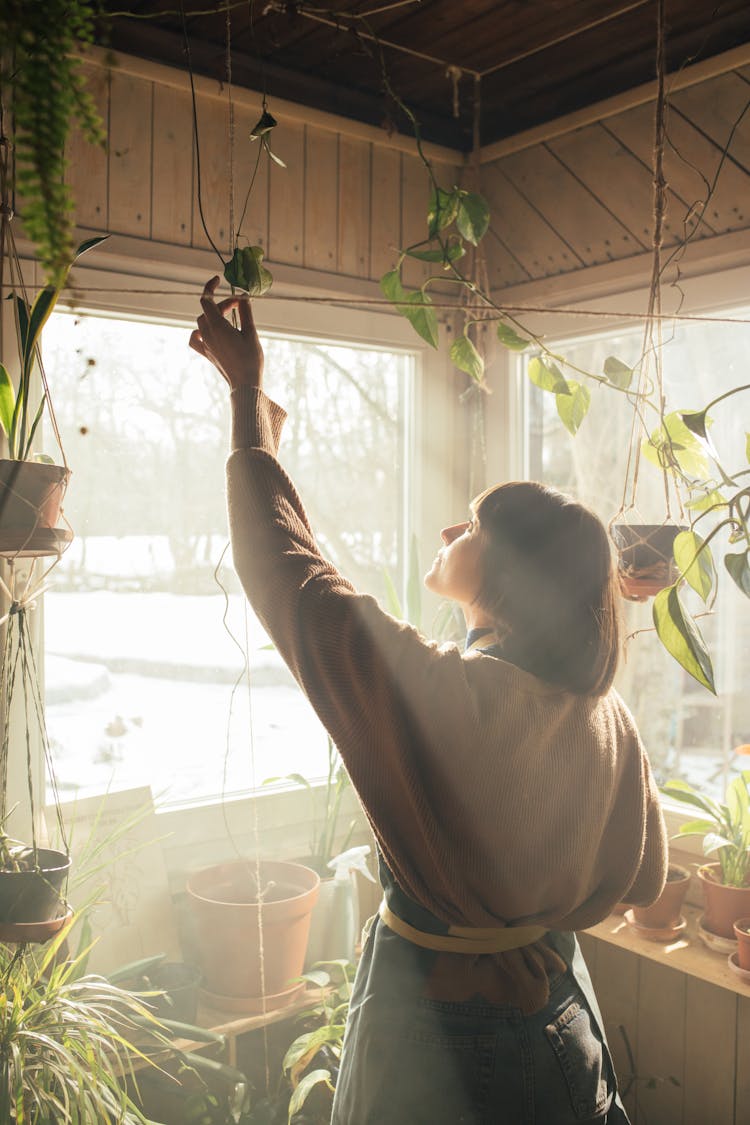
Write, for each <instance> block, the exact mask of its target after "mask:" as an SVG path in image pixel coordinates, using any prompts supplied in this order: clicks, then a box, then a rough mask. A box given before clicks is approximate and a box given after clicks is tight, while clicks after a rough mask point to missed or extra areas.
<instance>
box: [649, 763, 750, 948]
mask: <svg viewBox="0 0 750 1125" xmlns="http://www.w3.org/2000/svg"><path fill="white" fill-rule="evenodd" d="M661 791H662V793H663V794H664V795H665V796H666V797H669V798H671V799H672V800H675V801H679V802H680V803H681V804H683V805H687V806H689V807H690V808H692V809H694V810H697V811H698V812H699V813H700V816H698V817H696V818H695V819H693V820H689V821H687V822H686V823H685V824H682V825H681V826H680V829H679V832H678V834H677V835H678V837H679V838H683V837H687V836H702V837H703V853H704V855H706V856H709V855H713V854H714V853H715V854H716V855H717V857H718V859H717V861H715V862H712V863H706V864H703V865H702V866H701V867H699V868H698V878H699V880H700V882H701V886H702V888H703V896H704V900H705V906H706V909H705V913H704V915H703V917H702V919H701V928H702V929H703V930H704V931H707V933H708V935H709V943H710V936H711V935H714V936H716V937H718V938H720V939H725V941H726V940H728V941H733V940H734V921H735V919H736V918H742V917H746V916H749V915H750V770H743V771H742V772H741V773H740V774H739V775H738V776H737V777H735V778H733V779H732V781H730V782H729V784H728V786H727V790H726V795H725V800H724V802H719V801H715V800H714V799H713V798H712V797H709V796H707V795H706V794H704V793H701V792H699V791H698V790H697V789H695V788H694V787H693V786H692V785H690V784H689V783H688V782H686V781H679V780H672V781H668V782H667V783H666V784H665V785H663V786H662V787H661Z"/></svg>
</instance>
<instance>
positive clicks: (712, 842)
mask: <svg viewBox="0 0 750 1125" xmlns="http://www.w3.org/2000/svg"><path fill="white" fill-rule="evenodd" d="M734 846H735V845H734V842H733V841H732V840H728V839H727V838H726V836H720V835H719V833H718V832H708V833H707V834H706V836H705V837H704V839H703V854H704V855H710V854H711V852H715V851H718V849H719V848H733V847H734Z"/></svg>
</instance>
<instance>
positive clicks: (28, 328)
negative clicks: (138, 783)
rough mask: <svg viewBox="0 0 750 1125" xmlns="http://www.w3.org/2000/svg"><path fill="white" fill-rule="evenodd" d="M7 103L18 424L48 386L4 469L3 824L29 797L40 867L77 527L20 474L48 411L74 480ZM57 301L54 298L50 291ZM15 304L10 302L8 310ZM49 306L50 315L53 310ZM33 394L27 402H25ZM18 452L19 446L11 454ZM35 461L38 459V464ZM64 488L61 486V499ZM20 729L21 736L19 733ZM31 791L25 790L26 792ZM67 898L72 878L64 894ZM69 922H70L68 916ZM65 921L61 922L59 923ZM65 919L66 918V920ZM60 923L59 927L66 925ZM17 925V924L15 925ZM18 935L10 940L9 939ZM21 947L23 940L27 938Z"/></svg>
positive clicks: (3, 178) (6, 231)
mask: <svg viewBox="0 0 750 1125" xmlns="http://www.w3.org/2000/svg"><path fill="white" fill-rule="evenodd" d="M5 121H6V116H5V108H4V106H2V105H0V293H2V294H3V296H4V295H5V293H6V291H8V292H9V294H10V296H11V298H12V302H11V304H12V310H13V321H14V323H13V329H14V331H15V335H16V342H17V352H18V357H19V365H20V372H19V379H18V382H19V385H18V388H17V389H16V390H15V391H14V392H11V393H12V394H13V395H14V399H15V404H14V405H15V411H14V414H13V423H14V424H15V423H16V421H17V419H18V418H23V419H24V420H27V416H28V410H29V408H30V403H29V401H28V399H29V395H30V392H31V389H32V386H33V381H32V375H33V374H34V373H35V372H38V375H39V380H40V383H41V391H42V393H41V404H40V406H39V407H38V409H37V412H36V414H35V415H34V417H33V420H32V421H31V423H30V424H29V425H28V427H27V428H26V429H24V427H23V425H22V424H20V431H21V432H20V434H19V433H17V434H16V438H17V441H16V448H15V453H16V455H17V458H18V459H17V460H16V459H8V460H7V461H5V467H6V469H7V470H8V471H7V473H6V474H4V480H3V487H2V492H0V515H2V512H3V510H4V509H6V507H7V509H9V510H10V509H11V506H12V505H16V506H17V507H18V508H20V511H21V516H22V518H23V526H22V527H21V528H20V530H19V531H13V530H11V531H10V532H9V533H7V534H5V533H3V534H0V558H1V559H2V564H1V565H0V598H1V599H2V602H3V609H2V616H0V630H2V643H1V644H0V649H1V651H2V656H1V661H2V663H1V665H0V714H1V716H2V718H1V722H2V732H1V735H0V829H1V830H2V832H3V833H7V823H6V822H7V821H8V820H9V819H10V817H11V814H12V813H13V811H14V809H15V808H17V807H18V806H20V805H22V803H23V802H27V805H26V807H22V808H20V809H19V813H20V814H26V815H25V820H26V822H27V825H28V832H29V835H30V844H31V848H32V852H33V859H34V863H35V864H36V870H37V871H39V870H40V869H39V864H38V858H39V857H38V849H39V846H40V841H39V835H38V833H39V827H40V822H39V819H38V818H39V816H40V812H41V809H40V803H41V804H43V803H44V795H43V794H41V795H40V794H37V792H36V788H37V785H42V786H44V784H45V778H46V780H47V781H48V783H49V787H50V790H51V793H52V797H53V801H54V814H55V821H56V826H57V833H58V836H59V847H60V849H61V850H62V851H64V853H65V855H66V856H67V855H69V842H68V837H67V833H66V829H65V823H64V819H63V815H62V808H61V804H60V794H59V789H58V783H57V777H56V773H55V766H54V761H53V756H52V753H51V749H50V742H49V735H48V731H47V724H46V718H45V708H44V700H43V693H42V682H41V675H40V667H39V663H38V661H37V657H36V655H35V645H36V636H35V630H34V629H33V628H32V626H31V624H30V620H29V615H30V614H31V613H33V611H34V610H35V609H36V607H37V603H38V599H39V597H40V596H41V594H43V593H44V591H45V590H46V589H47V586H48V582H47V580H48V577H49V575H50V573H51V572H52V571H53V570H54V568H55V567H56V566H57V565H58V563H59V562H60V559H61V557H62V555H63V553H64V551H65V550H66V549H67V547H68V546H69V545H70V542H71V541H72V538H73V531H72V528H71V527H70V524H69V523H68V521H67V520H66V519H65V516H64V513H61V514H60V518H62V521H63V523H64V527H63V528H50V527H48V526H47V524H46V522H45V521H44V520H43V519H42V517H41V505H40V508H39V509H38V508H37V507H35V505H34V504H33V503H32V502H31V501H30V500H29V499H28V498H27V496H26V495H25V494H22V493H21V491H20V483H19V479H18V478H19V475H20V474H21V472H22V471H23V470H24V467H25V466H26V464H27V459H30V458H31V456H32V442H33V439H34V435H35V432H36V429H37V426H38V423H39V421H40V419H41V416H42V411H43V410H46V412H47V417H48V418H49V421H50V425H51V429H52V433H53V435H54V438H55V441H56V444H57V447H58V450H59V453H60V459H61V462H62V464H61V470H62V475H63V478H64V480H67V476H68V474H69V467H68V462H67V458H66V455H65V449H64V446H63V442H62V438H61V435H60V430H59V428H58V424H57V419H56V417H55V411H54V407H53V404H52V399H51V396H50V392H49V385H48V381H47V376H46V372H45V369H44V363H43V361H42V354H41V348H40V344H39V339H40V337H39V336H38V335H37V334H36V328H37V327H38V329H39V332H41V327H42V325H43V324H44V322H45V321H46V318H47V316H48V315H49V312H50V311H51V309H52V307H53V306H54V297H56V293H55V294H54V296H52V295H51V293H50V290H48V289H47V290H42V292H41V294H40V295H39V297H38V298H37V301H36V302H32V301H31V299H30V297H29V293H28V290H27V287H26V282H25V279H24V276H23V270H22V265H21V261H20V257H19V254H18V249H17V246H16V241H15V235H14V229H13V218H14V195H15V191H14V172H15V168H14V161H13V151H12V142H11V139H10V137H9V136H8V135H6V131H5ZM45 295H49V296H50V299H49V301H47V302H46V304H45V301H46V296H45ZM6 308H7V303H6V302H5V301H3V310H4V311H5V309H6ZM45 309H46V312H45ZM7 328H8V326H7V324H6V323H4V319H3V320H0V354H2V355H4V356H7V352H6V349H5V344H6V335H7ZM24 399H26V402H24V401H23V400H24ZM22 406H25V407H26V416H24V415H23V414H22V412H21V407H22ZM11 452H13V451H11ZM33 464H34V463H33V462H31V465H33ZM63 490H64V485H63V487H62V489H61V490H60V496H61V495H62V491H63ZM14 722H15V723H19V724H20V723H22V724H23V730H24V735H23V750H21V749H20V747H21V739H20V738H18V737H16V733H17V732H16V731H15V730H14V731H11V727H12V724H13V723H14ZM12 734H13V738H11V735H12ZM39 748H40V749H41V751H42V757H43V763H44V769H43V771H42V772H41V778H40V779H38V778H37V776H36V774H37V770H36V769H35V763H36V760H37V753H38V749H39ZM13 755H18V758H19V759H20V758H21V757H22V762H21V761H19V763H18V769H17V770H16V771H12V770H11V769H10V762H11V757H12V756H13ZM15 774H18V777H19V778H20V777H21V776H23V778H24V780H22V781H20V782H17V783H16V786H17V789H18V792H17V794H14V795H17V797H18V800H17V801H16V803H15V805H13V806H12V807H11V806H10V804H9V785H10V784H11V776H15ZM22 791H25V794H22ZM66 895H67V877H66V881H65V889H64V891H63V897H64V898H65V896H66ZM63 920H64V919H63ZM56 921H57V920H53V922H54V923H56ZM61 924H62V922H60V925H61ZM58 928H59V927H58ZM11 929H12V927H11ZM6 940H10V938H8V939H6ZM19 941H20V942H21V944H23V941H22V940H21V939H20V938H19Z"/></svg>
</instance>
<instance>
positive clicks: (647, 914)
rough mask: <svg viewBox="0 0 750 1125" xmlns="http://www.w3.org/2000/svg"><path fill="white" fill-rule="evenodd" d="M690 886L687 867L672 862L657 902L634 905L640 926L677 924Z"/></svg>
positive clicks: (635, 916)
mask: <svg viewBox="0 0 750 1125" xmlns="http://www.w3.org/2000/svg"><path fill="white" fill-rule="evenodd" d="M689 886H690V872H689V871H688V869H687V868H686V867H680V866H679V865H678V864H676V863H670V865H669V872H668V874H667V882H666V883H665V884H664V890H663V891H662V892H661V894H660V895H659V897H658V898H657V900H656V902H653V903H652V904H651V905H650V906H634V907H633V917H634V919H635V921H636V922H637V923H638V925H639V926H645V927H647V928H648V929H653V930H658V929H663V930H666V929H670V928H672V927H674V926H676V925H677V923H678V922H679V920H680V916H681V912H682V904H683V902H684V901H685V895H686V894H687V892H688V887H689Z"/></svg>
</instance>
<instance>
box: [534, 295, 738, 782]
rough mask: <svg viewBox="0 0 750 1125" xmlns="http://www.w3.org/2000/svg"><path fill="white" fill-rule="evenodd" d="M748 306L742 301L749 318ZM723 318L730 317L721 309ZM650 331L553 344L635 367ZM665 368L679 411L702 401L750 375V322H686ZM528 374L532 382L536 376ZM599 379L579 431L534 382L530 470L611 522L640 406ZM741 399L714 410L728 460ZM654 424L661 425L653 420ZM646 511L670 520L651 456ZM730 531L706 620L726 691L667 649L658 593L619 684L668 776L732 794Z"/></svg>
mask: <svg viewBox="0 0 750 1125" xmlns="http://www.w3.org/2000/svg"><path fill="white" fill-rule="evenodd" d="M749 313H750V310H736V309H735V310H733V311H732V313H731V314H728V315H731V316H732V317H734V318H743V317H744V318H747V317H748V315H749ZM714 315H720V314H714ZM642 341H643V334H642V329H641V328H638V327H633V328H632V329H629V330H627V331H619V332H616V333H614V332H610V333H608V334H603V335H599V336H596V337H592V336H589V337H587V338H585V339H578V340H575V339H573V340H565V341H564V342H558V343H556V344H550V345H549V346H550V347H551V349H552V350H553V351H554V350H556V349H557V350H558V351H560V352H561V354H563V355H565V357H566V358H567V359H569V360H570V361H571V362H572V363H573V364H575V365H577V366H578V367H580V368H582V369H583V370H585V371H592V372H601V371H602V368H603V364H604V360H605V359H606V358H607V356H610V355H614V356H616V357H617V358H618V359H621V360H623V361H624V362H625V363H627V364H634V363H636V362H637V361H638V359H639V357H640V354H641V350H642ZM663 363H664V377H665V383H666V388H667V395H668V399H669V401H670V402H672V403H674V404H675V405H676V406H678V407H679V408H680V409H684V410H693V409H695V410H698V409H700V408H702V407H703V406H705V404H706V403H708V402H709V401H710V400H712V399H713V398H715V397H717V396H718V395H720V394H721V393H722V392H723V391H725V390H729V389H730V388H731V387H734V386H738V385H739V384H742V383H746V382H747V371H748V368H750V332H748V328H747V325H743V324H726V323H723V324H722V323H715V324H710V323H705V322H704V323H699V322H682V323H679V324H678V325H677V326H676V328H675V329H674V331H673V333H670V336H669V338H668V339H667V340H666V342H665V346H664V351H663ZM527 382H528V381H527ZM590 387H591V408H590V411H589V414H588V416H587V417H586V419H585V421H584V422H583V424H582V426H581V428H580V430H579V432H578V434H577V436H576V437H574V438H573V437H571V436H570V435H569V434H568V432H567V431H566V430H565V429H564V428H563V426H562V424H561V423H560V419H559V418H558V416H557V411H556V406H555V399H554V396H552V395H549V394H545V393H544V392H542V391H540V390H539V389H538V388H537V387H535V386H532V385H531V384H529V385H528V392H527V393H528V412H527V415H528V426H527V438H528V458H529V466H528V467H529V475H530V476H531V477H534V478H536V479H539V480H544V481H546V482H547V483H548V484H552V485H555V486H557V487H559V488H561V489H563V490H564V491H567V492H570V493H572V494H573V495H575V496H577V497H578V498H579V499H580V500H582V501H584V502H585V503H586V504H588V505H589V506H590V507H591V508H593V509H594V511H596V512H597V513H598V515H599V516H600V517H601V518H602V519H603V520H604V522H605V524H606V523H609V521H610V520H611V519H612V517H613V516H614V515H615V514H616V513H617V512H618V511H619V509H620V506H621V503H622V496H623V480H624V475H625V460H626V456H627V449H628V440H629V434H630V425H631V419H632V414H631V410H630V406H629V403H628V401H627V400H626V398H625V396H624V395H618V394H613V393H612V392H611V391H608V390H607V389H606V388H601V387H596V386H594V385H593V384H590ZM741 400H742V396H739V397H738V398H734V399H730V400H729V401H728V403H727V404H726V405H724V406H723V407H722V406H721V405H720V406H718V407H716V409H715V410H713V411H712V415H713V417H714V425H713V429H712V434H713V437H714V441H715V443H716V445H717V446H718V447H719V448H720V449H721V450H726V451H729V452H728V455H727V456H726V458H725V460H726V463H727V464H728V465H730V466H740V465H742V464H744V461H745V442H746V435H745V431H746V430H747V428H748V426H747V406H746V403H742V401H741ZM654 428H655V427H654ZM637 511H638V514H639V515H640V517H641V518H640V519H637V518H636V514H635V513H631V514H629V515H628V517H627V519H628V521H629V522H631V523H638V522H642V523H650V522H656V523H661V522H662V521H663V520H664V493H663V483H662V478H661V475H660V473H659V471H658V470H657V469H656V468H655V467H654V466H652V465H651V463H650V462H648V461H646V460H645V459H644V458H642V459H641V464H640V474H639V482H638V489H637ZM726 546H727V544H726V540H725V541H724V542H723V543H721V544H720V545H718V544H717V545H716V547H715V549H714V558H715V559H716V560H717V572H718V577H719V584H720V593H719V597H718V599H717V603H716V609H715V612H714V614H713V615H712V616H711V617H705V616H702V617H701V619H700V626H701V631H702V632H703V635H704V636H705V638H706V641H707V643H708V645H709V648H710V650H711V653H712V658H713V663H714V670H715V672H716V675H717V686H718V695H717V696H712V695H711V694H710V693H709V692H708V691H706V690H705V689H704V688H702V687H701V686H700V685H699V684H697V683H696V682H695V681H694V680H693V679H692V678H691V677H690V676H688V675H687V674H686V673H684V672H683V671H682V669H681V668H680V667H679V666H678V665H677V664H676V663H675V662H674V660H672V658H671V657H670V656H668V654H667V653H666V652H665V651H664V649H663V648H662V646H661V644H660V643H659V641H658V640H657V638H656V635H655V633H654V632H653V628H652V619H651V612H652V604H653V603H652V601H651V600H649V601H648V602H646V603H644V604H642V605H638V604H635V603H633V602H626V603H625V605H626V615H627V621H626V624H627V632H628V633H634V632H636V631H639V630H644V631H643V632H639V634H638V636H636V637H634V638H632V639H631V640H629V641H628V645H627V659H626V662H625V664H624V666H623V667H622V669H621V672H620V674H619V679H618V687H619V689H620V692H621V694H622V695H623V697H624V699H625V701H626V702H627V704H628V706H629V707H630V709H631V710H632V711H633V713H634V715H635V718H636V721H637V723H638V726H639V728H640V731H641V734H642V736H643V739H644V742H645V744H646V746H647V748H648V751H649V755H650V757H651V761H652V763H653V764H654V767H655V769H656V772H657V774H658V777H659V780H660V781H662V780H666V779H667V778H668V777H682V778H684V779H686V780H688V781H690V782H692V783H694V784H700V785H707V786H709V788H711V789H713V791H714V793H715V795H716V796H720V795H721V794H723V791H724V787H725V782H726V779H727V776H728V775H729V774H730V773H731V772H733V771H735V770H738V769H742V768H746V767H747V759H746V758H738V757H737V756H735V755H734V754H733V749H734V747H735V746H737V745H739V744H741V743H747V742H750V695H749V694H748V692H747V685H746V681H747V673H746V669H747V667H748V662H749V661H750V614H749V613H748V611H747V601H746V599H744V598H743V596H742V594H741V593H740V592H739V591H738V590H737V588H736V586H735V584H734V583H733V582H732V580H731V578H730V577H729V575H728V574H727V573H726V572H725V568H724V566H723V565H722V563H721V559H722V557H723V553H724V551H723V550H722V548H726ZM683 596H684V598H685V601H686V604H688V605H689V606H690V608H691V612H693V613H696V614H701V613H702V612H704V611H705V607H704V606H703V605H702V603H701V602H700V601H699V599H698V598H697V595H696V596H693V595H692V591H686V592H685V593H684V595H683Z"/></svg>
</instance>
